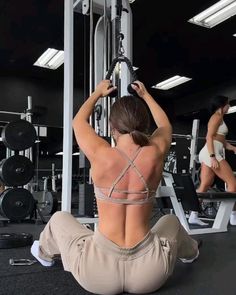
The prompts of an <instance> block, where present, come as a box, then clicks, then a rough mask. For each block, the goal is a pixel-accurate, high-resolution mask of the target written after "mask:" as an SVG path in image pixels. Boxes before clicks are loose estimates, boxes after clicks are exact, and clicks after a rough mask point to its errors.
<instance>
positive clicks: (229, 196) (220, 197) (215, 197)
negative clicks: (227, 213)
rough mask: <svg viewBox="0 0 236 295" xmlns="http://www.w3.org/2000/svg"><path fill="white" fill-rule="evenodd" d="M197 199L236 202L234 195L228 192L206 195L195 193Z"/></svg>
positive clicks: (235, 195)
mask: <svg viewBox="0 0 236 295" xmlns="http://www.w3.org/2000/svg"><path fill="white" fill-rule="evenodd" d="M197 196H198V198H200V199H210V200H217V201H220V200H222V201H224V200H235V201H236V193H228V192H206V193H197Z"/></svg>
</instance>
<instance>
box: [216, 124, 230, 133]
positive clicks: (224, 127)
mask: <svg viewBox="0 0 236 295" xmlns="http://www.w3.org/2000/svg"><path fill="white" fill-rule="evenodd" d="M216 134H220V135H224V136H226V135H227V134H228V127H227V125H226V124H225V122H224V121H222V123H221V125H220V126H219V128H218V130H217V131H216Z"/></svg>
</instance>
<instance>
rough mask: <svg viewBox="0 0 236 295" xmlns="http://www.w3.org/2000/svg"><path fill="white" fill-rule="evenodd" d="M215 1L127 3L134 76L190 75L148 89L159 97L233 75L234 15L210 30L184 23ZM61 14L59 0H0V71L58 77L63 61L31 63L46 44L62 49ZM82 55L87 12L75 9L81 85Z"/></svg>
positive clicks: (149, 81)
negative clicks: (50, 65)
mask: <svg viewBox="0 0 236 295" xmlns="http://www.w3.org/2000/svg"><path fill="white" fill-rule="evenodd" d="M215 2H216V1H211V0H198V1H189V0H179V1H170V0H165V1H156V0H148V1H144V0H136V1H135V2H134V3H133V4H131V8H132V12H133V64H134V65H135V66H136V67H138V68H139V70H138V71H137V74H138V77H139V79H140V80H142V81H143V82H144V83H145V84H146V85H147V86H148V87H151V86H152V85H154V84H156V83H157V82H161V81H162V80H164V79H167V78H169V77H171V76H173V75H176V74H180V75H184V76H188V77H191V78H192V79H193V80H192V81H190V82H188V83H185V84H183V85H180V86H178V87H175V88H173V89H171V90H168V91H158V90H154V93H156V95H158V96H159V97H160V98H166V97H167V98H169V99H170V100H175V101H176V100H178V99H180V98H181V99H182V98H183V97H188V96H189V95H193V94H195V93H197V92H202V91H204V90H206V89H208V88H210V87H214V86H215V85H219V84H222V83H224V82H226V81H229V80H231V79H234V78H236V77H235V76H236V75H235V68H236V54H235V53H236V38H235V37H233V36H232V35H233V34H234V33H236V26H235V24H236V16H235V17H232V18H231V19H229V20H227V21H226V22H224V23H222V24H219V25H218V26H216V27H214V28H212V29H206V28H203V27H200V26H196V25H193V24H190V23H188V22H187V20H188V19H190V18H191V17H193V16H194V15H196V14H197V13H199V12H200V11H202V10H203V9H205V8H207V7H209V6H210V5H212V4H214V3H215ZM147 3H148V4H147ZM63 13H64V1H63V0H40V1H39V0H24V1H23V2H22V1H15V0H0V75H2V76H4V75H21V76H25V77H30V78H40V79H45V80H50V81H53V80H55V81H58V79H63V66H62V67H60V68H59V69H58V70H55V71H51V70H47V69H42V68H38V67H34V66H33V63H34V62H35V61H36V59H37V58H38V57H39V56H40V54H42V52H43V51H44V50H45V49H46V48H48V47H54V48H57V49H63V26H64V24H63ZM85 24H86V29H85V31H84V27H85ZM86 30H87V31H86ZM85 32H86V33H85ZM85 54H88V17H86V16H83V15H81V14H78V13H75V65H76V66H75V82H76V85H77V86H79V87H83V85H84V68H85V66H86V65H85V64H84V56H85ZM87 66H88V65H87Z"/></svg>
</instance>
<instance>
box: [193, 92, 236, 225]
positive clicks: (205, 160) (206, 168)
mask: <svg viewBox="0 0 236 295" xmlns="http://www.w3.org/2000/svg"><path fill="white" fill-rule="evenodd" d="M228 109H229V99H228V98H227V97H225V96H216V97H214V99H213V100H212V105H211V111H212V115H211V117H210V120H209V122H208V130H207V135H206V144H205V146H204V147H203V148H202V149H201V151H200V153H199V161H200V163H201V175H200V180H201V183H200V186H199V188H198V190H197V191H198V192H200V193H201V192H206V191H207V190H208V189H209V188H210V187H211V186H212V184H213V182H214V178H215V175H217V176H218V177H219V178H220V179H222V180H223V181H224V182H225V183H226V186H227V191H228V192H236V179H235V176H234V174H233V171H232V169H231V167H230V165H229V164H228V162H227V161H226V160H225V159H224V149H227V150H229V151H232V152H234V153H236V147H235V146H233V145H231V144H230V143H228V142H227V141H226V139H225V137H226V135H227V133H228V128H227V126H226V124H225V122H224V115H225V114H226V113H227V112H228ZM235 210H236V208H234V211H232V214H231V217H230V224H231V225H236V211H235ZM189 223H191V224H199V225H206V223H204V222H202V221H201V220H200V219H199V218H198V213H197V212H194V211H192V212H191V214H190V217H189Z"/></svg>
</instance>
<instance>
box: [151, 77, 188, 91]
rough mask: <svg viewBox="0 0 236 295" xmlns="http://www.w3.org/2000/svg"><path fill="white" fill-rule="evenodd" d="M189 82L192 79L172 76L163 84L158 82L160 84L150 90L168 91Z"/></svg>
mask: <svg viewBox="0 0 236 295" xmlns="http://www.w3.org/2000/svg"><path fill="white" fill-rule="evenodd" d="M190 80H192V78H188V77H184V76H179V75H176V76H173V77H171V78H169V79H167V80H165V81H163V82H160V83H158V84H156V85H154V86H152V88H155V89H160V90H168V89H170V88H173V87H176V86H178V85H180V84H183V83H186V82H188V81H190Z"/></svg>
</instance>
